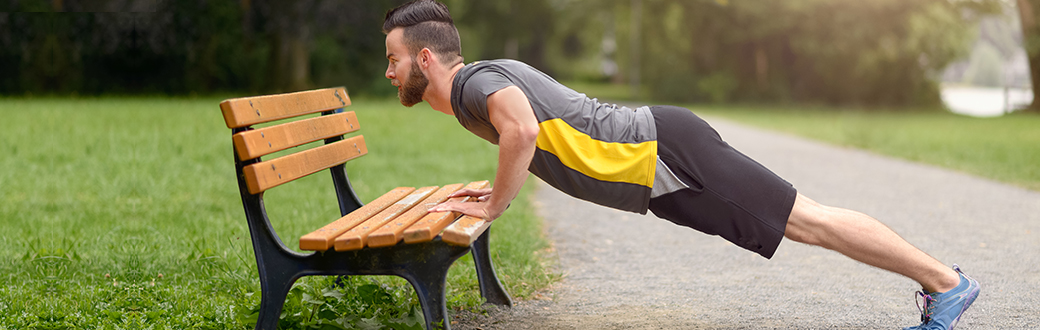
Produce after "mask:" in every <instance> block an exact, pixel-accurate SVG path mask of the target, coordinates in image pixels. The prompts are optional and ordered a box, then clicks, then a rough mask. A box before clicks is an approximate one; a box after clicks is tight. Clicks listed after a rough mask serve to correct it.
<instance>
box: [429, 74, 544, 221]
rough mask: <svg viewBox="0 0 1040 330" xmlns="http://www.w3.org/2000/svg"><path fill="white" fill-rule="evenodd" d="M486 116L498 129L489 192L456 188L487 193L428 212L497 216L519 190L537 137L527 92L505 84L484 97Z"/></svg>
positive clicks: (472, 192) (524, 178)
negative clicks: (472, 200) (495, 168)
mask: <svg viewBox="0 0 1040 330" xmlns="http://www.w3.org/2000/svg"><path fill="white" fill-rule="evenodd" d="M487 107H488V117H490V119H491V124H492V125H494V126H495V129H497V130H498V134H499V138H498V171H497V172H496V173H495V185H494V188H493V189H492V190H491V191H490V195H487V194H488V191H487V190H484V191H460V192H458V193H456V194H455V195H459V196H461V195H476V196H487V198H486V199H485V200H484V201H480V202H476V203H443V204H440V205H437V206H435V207H434V208H432V209H431V211H459V212H462V213H464V214H466V215H470V216H474V217H479V218H483V219H487V220H489V221H490V220H494V219H497V218H498V217H499V216H501V215H502V212H505V210H506V207H507V206H509V203H510V202H512V201H513V199H514V198H516V195H517V194H519V193H520V187H522V186H523V184H524V181H525V180H527V176H528V172H527V171H528V167H530V165H531V159H533V158H534V149H535V141H536V140H537V139H538V131H539V128H538V118H537V117H535V115H534V109H531V103H530V101H528V100H527V95H524V92H523V91H521V90H520V88H518V87H516V86H509V87H506V88H503V89H502V90H499V91H497V92H495V93H493V94H491V95H488V97H487Z"/></svg>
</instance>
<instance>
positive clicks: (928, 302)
mask: <svg viewBox="0 0 1040 330" xmlns="http://www.w3.org/2000/svg"><path fill="white" fill-rule="evenodd" d="M917 297H920V298H923V299H922V300H924V308H921V303H920V302H919V301H917V299H916V298H917ZM917 297H915V298H914V302H915V303H917V310H919V311H921V322H923V323H928V322H929V321H931V320H932V312H933V310H934V309H935V304H933V302H935V298H932V296H931V295H929V294H925V293H924V292H921V291H917Z"/></svg>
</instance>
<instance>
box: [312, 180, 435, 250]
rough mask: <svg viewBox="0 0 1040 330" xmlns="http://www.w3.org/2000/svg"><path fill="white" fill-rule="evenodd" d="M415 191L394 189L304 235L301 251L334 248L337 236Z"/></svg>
mask: <svg viewBox="0 0 1040 330" xmlns="http://www.w3.org/2000/svg"><path fill="white" fill-rule="evenodd" d="M413 191H415V188H412V187H397V188H394V190H391V191H389V192H387V193H385V194H383V196H379V198H376V199H375V200H373V201H372V202H370V203H368V204H365V206H362V207H360V208H358V209H357V210H354V211H353V212H350V214H347V215H345V216H343V217H342V218H339V219H337V220H336V221H333V222H332V223H329V224H327V225H325V226H324V227H321V228H319V229H318V230H315V231H313V232H311V233H309V234H307V235H303V237H300V250H307V251H326V250H328V249H329V248H331V247H332V244H333V240H334V239H336V236H339V235H340V234H343V233H344V232H346V231H347V230H350V229H351V228H354V226H357V225H358V224H360V223H362V222H364V221H365V220H368V219H369V218H371V217H372V216H373V215H376V214H377V213H379V212H382V211H383V210H384V209H386V208H387V207H389V206H390V205H391V204H394V203H397V201H400V200H401V199H402V198H404V197H405V196H407V195H408V194H410V193H412V192H413Z"/></svg>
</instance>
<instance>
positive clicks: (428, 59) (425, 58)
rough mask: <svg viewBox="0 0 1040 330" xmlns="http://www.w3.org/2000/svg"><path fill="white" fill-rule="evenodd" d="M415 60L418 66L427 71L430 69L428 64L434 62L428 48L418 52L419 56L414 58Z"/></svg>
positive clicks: (431, 52)
mask: <svg viewBox="0 0 1040 330" xmlns="http://www.w3.org/2000/svg"><path fill="white" fill-rule="evenodd" d="M415 58H416V60H417V61H419V66H421V67H423V68H424V69H428V68H429V67H430V64H433V62H434V61H435V60H436V59H435V56H434V55H433V51H432V50H430V49H429V48H423V49H422V50H420V51H419V56H416V57H415Z"/></svg>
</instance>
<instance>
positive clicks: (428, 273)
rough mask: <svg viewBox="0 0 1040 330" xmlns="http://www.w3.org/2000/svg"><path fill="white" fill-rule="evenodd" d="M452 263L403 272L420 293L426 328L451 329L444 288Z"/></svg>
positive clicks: (402, 275)
mask: <svg viewBox="0 0 1040 330" xmlns="http://www.w3.org/2000/svg"><path fill="white" fill-rule="evenodd" d="M450 265H451V263H447V264H442V265H440V267H436V266H437V265H434V266H435V267H430V268H427V269H415V270H413V271H412V272H408V273H405V274H401V277H404V278H405V279H406V280H408V282H409V283H411V284H412V287H414V288H415V293H417V294H418V295H419V303H420V305H422V310H423V316H424V319H425V320H426V329H427V330H434V329H445V330H449V329H451V325H450V323H451V322H450V321H449V320H448V319H447V317H448V301H447V299H445V298H444V290H445V287H446V285H447V280H448V267H449V266H450Z"/></svg>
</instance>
